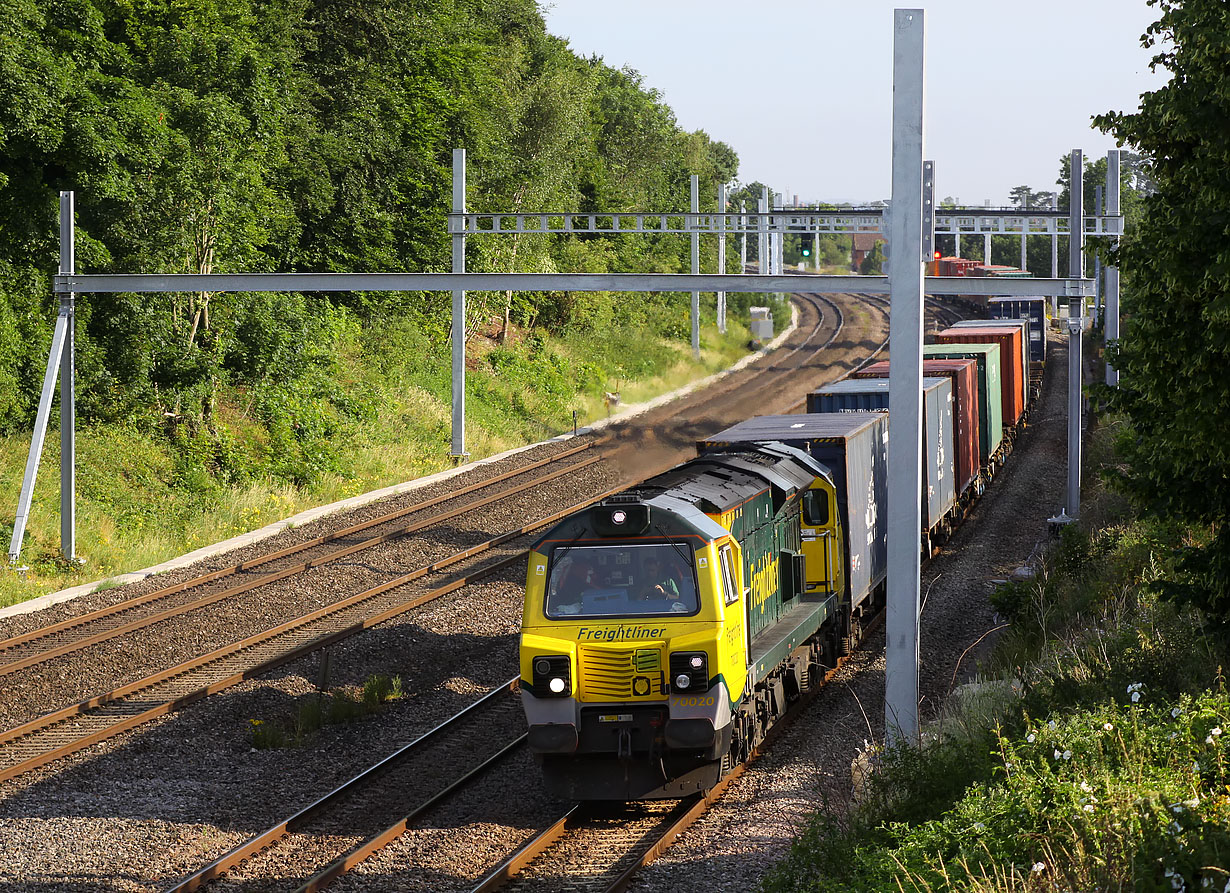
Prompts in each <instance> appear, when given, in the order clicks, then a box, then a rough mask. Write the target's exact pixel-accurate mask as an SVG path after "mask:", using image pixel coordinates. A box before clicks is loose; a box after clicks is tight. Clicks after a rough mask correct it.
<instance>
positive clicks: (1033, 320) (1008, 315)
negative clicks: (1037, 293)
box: [987, 298, 1046, 363]
mask: <svg viewBox="0 0 1230 893" xmlns="http://www.w3.org/2000/svg"><path fill="white" fill-rule="evenodd" d="M987 309H988V310H990V311H991V318H992V319H1025V318H1028V319H1029V359H1030V362H1033V363H1044V362H1046V298H991V300H990V301H989V302H987Z"/></svg>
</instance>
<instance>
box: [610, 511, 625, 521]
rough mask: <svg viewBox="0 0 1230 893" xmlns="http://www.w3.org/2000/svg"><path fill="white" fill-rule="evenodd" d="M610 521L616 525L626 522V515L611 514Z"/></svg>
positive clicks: (623, 512)
mask: <svg viewBox="0 0 1230 893" xmlns="http://www.w3.org/2000/svg"><path fill="white" fill-rule="evenodd" d="M611 520H612V521H613V522H614V523H616V524H622V523H624V522H625V521H627V520H628V513H627V512H625V511H617V512H611Z"/></svg>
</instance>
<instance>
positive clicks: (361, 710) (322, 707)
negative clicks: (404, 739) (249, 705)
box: [248, 673, 403, 750]
mask: <svg viewBox="0 0 1230 893" xmlns="http://www.w3.org/2000/svg"><path fill="white" fill-rule="evenodd" d="M402 695H403V692H402V681H401V677H400V676H393V677H391V678H390V677H389V676H385V675H383V674H379V673H378V674H376V675H374V676H369V677H368V678H367V679H365V680H364V681H363V686H362V688H361V689H359V691H358V692H351V691H349V690H347V689H344V688H338V689H334V690H332V691H330V692H320V693H315V694H309V695H305V696H304V697H302V698H299V699H298V703H297V704H296V706H295V709H294V711H293V712H291V713H287V714H284V715H282V716H279V717H277V718H275V719H270V720H265V719H251V720H248V723H249V725H250V727H251V732H252V746H253V747H255V748H256V749H257V750H273V749H275V748H281V747H298V746H300V745H302V744H303V743H304V742H305V741H306V740H307V739H308V738H309V737H310V736H311V735H313V734H314V733H315V732H317V731H319V730H320V729H322V728H324V727H325V726H332V725H344V724H346V723H351V722H356V721H358V720H360V719H365V718H366V717H368V716H371V715H372V714H374V713H378V712H379V711H380V710H381V709H382V708H383V707H384V705H385V704H387V703H388V702H389V701H396V700H400V699H401V697H402Z"/></svg>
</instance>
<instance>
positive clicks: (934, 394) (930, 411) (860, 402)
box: [807, 376, 957, 530]
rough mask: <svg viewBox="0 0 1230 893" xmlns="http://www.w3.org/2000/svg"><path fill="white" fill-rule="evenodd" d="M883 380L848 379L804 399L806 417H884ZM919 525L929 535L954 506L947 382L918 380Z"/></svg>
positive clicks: (885, 383)
mask: <svg viewBox="0 0 1230 893" xmlns="http://www.w3.org/2000/svg"><path fill="white" fill-rule="evenodd" d="M888 382H889V380H888V379H887V378H850V379H846V380H845V381H838V382H834V383H833V384H830V385H825V386H824V387H822V388H819V389H817V390H815V391H812V392H811V393H810V394H808V395H807V411H808V412H809V413H842V412H851V411H856V410H869V409H870V410H880V411H882V412H887V411H888ZM922 391H923V401H922V407H923V492H922V494H921V499H922V523H923V527H924V528H925V529H927V530H934V529H935V527H936V526H937V525H938V524H939V523H940V522H941V521H943V520H944V517H945V516H946V515H947V514H948V512H949V511H950V510H951V509H952V507H953V506H954V505H955V504H956V501H957V473H956V446H955V445H954V444H953V442H952V431H953V427H952V413H953V403H952V379H951V378H948V377H947V376H944V377H942V378H930V377H929V378H924V379H923V380H922Z"/></svg>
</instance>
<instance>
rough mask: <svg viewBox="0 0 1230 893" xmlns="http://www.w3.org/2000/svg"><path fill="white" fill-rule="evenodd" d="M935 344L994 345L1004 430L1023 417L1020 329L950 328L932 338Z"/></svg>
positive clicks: (1017, 327) (1023, 387) (1024, 398)
mask: <svg viewBox="0 0 1230 893" xmlns="http://www.w3.org/2000/svg"><path fill="white" fill-rule="evenodd" d="M935 341H936V343H937V344H998V345H999V361H1000V363H1001V364H1002V366H1003V368H1002V369H1001V370H1000V371H1001V373H1002V374H1001V375H1000V378H999V384H1000V387H1001V388H1002V389H1003V392H1004V426H1005V427H1007V426H1009V425H1015V424H1016V423H1017V422H1019V421H1020V420H1021V416H1023V415H1024V414H1025V402H1026V394H1025V383H1026V382H1027V381H1028V380H1029V379H1028V378H1027V377H1026V375H1025V367H1024V361H1023V360H1022V359H1021V357H1022V356H1024V354H1023V351H1022V342H1021V326H1011V327H1008V328H998V327H997V328H984V327H982V326H979V327H977V328H952V329H945V330H944V331H942V332H940V333H939V334H938V335H936V336H935Z"/></svg>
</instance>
